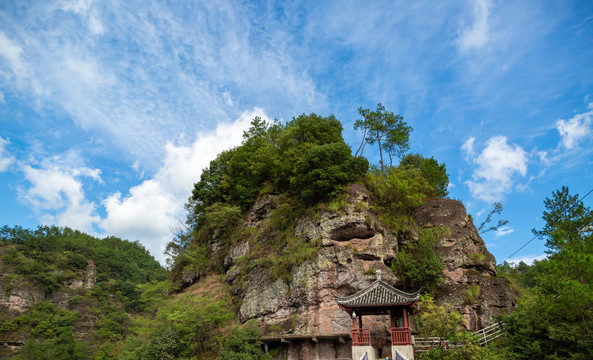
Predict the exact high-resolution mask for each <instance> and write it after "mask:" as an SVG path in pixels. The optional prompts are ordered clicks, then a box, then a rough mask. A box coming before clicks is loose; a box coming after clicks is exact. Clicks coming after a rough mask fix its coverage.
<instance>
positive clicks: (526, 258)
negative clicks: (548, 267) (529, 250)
mask: <svg viewBox="0 0 593 360" xmlns="http://www.w3.org/2000/svg"><path fill="white" fill-rule="evenodd" d="M547 257H548V255H546V254H541V255H534V254H532V255H525V256H520V257H516V258H512V259H508V260H507V262H508V263H510V264H515V265H519V263H520V262H521V261H523V262H524V263H525V264H527V265H533V262H534V261H536V260H537V261H539V260H543V259H545V258H547Z"/></svg>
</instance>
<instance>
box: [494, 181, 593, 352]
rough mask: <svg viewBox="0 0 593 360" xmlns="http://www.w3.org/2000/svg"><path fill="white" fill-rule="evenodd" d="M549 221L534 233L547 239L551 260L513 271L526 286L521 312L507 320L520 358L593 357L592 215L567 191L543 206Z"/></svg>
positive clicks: (508, 272)
mask: <svg viewBox="0 0 593 360" xmlns="http://www.w3.org/2000/svg"><path fill="white" fill-rule="evenodd" d="M544 204H545V207H546V211H545V212H544V214H543V219H544V221H545V224H544V227H543V228H542V229H541V230H534V233H535V234H536V235H538V236H540V237H541V238H542V239H545V240H546V245H547V247H548V249H549V256H548V258H547V259H544V260H541V261H537V262H535V264H534V265H533V266H531V267H528V266H526V265H525V264H523V265H521V264H520V266H519V267H517V268H514V269H513V270H510V269H509V266H508V265H505V266H504V267H503V268H502V270H503V271H504V273H505V275H506V276H507V277H511V278H512V277H514V279H515V280H514V281H515V283H518V284H520V285H521V286H522V289H523V291H524V295H523V297H522V298H521V299H520V301H519V306H518V309H517V311H515V312H514V313H513V314H511V315H509V316H508V317H506V318H505V322H506V323H507V328H508V331H509V349H510V351H512V354H513V357H514V358H516V359H534V358H542V359H560V358H562V359H565V358H572V359H590V358H592V357H593V333H592V331H593V329H592V327H593V227H592V226H593V212H592V211H591V210H590V208H589V207H586V206H585V205H584V204H583V203H582V201H581V200H579V199H578V195H570V194H569V191H568V188H566V187H563V188H562V189H561V190H558V191H556V192H554V193H553V195H552V198H548V199H546V201H545V202H544Z"/></svg>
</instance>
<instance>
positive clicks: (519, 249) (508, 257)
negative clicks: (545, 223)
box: [502, 189, 593, 263]
mask: <svg viewBox="0 0 593 360" xmlns="http://www.w3.org/2000/svg"><path fill="white" fill-rule="evenodd" d="M592 192H593V189H591V190H589V192H588V193H587V194H585V196H583V197H582V198H581V199H580V200H579V202H581V201H583V200H584V199H585V198H586V197H587V196H589V194H591V193H592ZM575 206H577V204H574V205H573V206H572V207H575ZM572 207H571V208H569V209H567V210H566V211H568V210H571V209H572ZM535 239H537V235H535V236H534V237H532V238H531V240H529V241H528V242H526V243H525V244H523V246H521V247H520V248H518V249H517V250H516V251H515V252H514V253H512V254H511V255H509V256H507V258H506V259H504V261H503V262H502V263H504V262H506V261H507V260H508V259H510V258H512V257H513V256H515V254H517V253H518V252H519V251H521V250H522V249H523V248H524V247H525V246H527V245H529V243H531V242H532V241H533V240H535Z"/></svg>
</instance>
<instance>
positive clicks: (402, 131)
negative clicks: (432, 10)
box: [0, 104, 593, 360]
mask: <svg viewBox="0 0 593 360" xmlns="http://www.w3.org/2000/svg"><path fill="white" fill-rule="evenodd" d="M359 111H360V115H361V117H362V119H360V120H359V121H358V122H356V125H355V126H356V129H358V130H360V131H361V135H362V139H361V143H360V145H359V146H358V147H357V151H356V152H355V153H354V155H353V154H352V149H351V148H350V147H349V146H348V145H347V144H346V143H345V141H344V139H343V137H342V125H341V123H340V122H339V121H338V120H337V119H336V118H335V117H333V116H329V117H323V116H319V115H316V114H310V115H304V114H303V115H300V116H298V117H296V118H294V119H292V120H291V121H289V122H287V123H286V124H280V123H279V122H273V123H268V122H266V121H263V120H262V119H260V118H255V119H254V120H253V121H252V124H251V128H250V129H249V130H248V131H246V132H245V133H244V136H243V143H242V144H241V145H240V146H238V147H235V148H232V149H229V150H227V151H224V152H222V153H220V154H219V155H218V156H217V158H216V159H214V160H213V161H212V162H211V163H210V165H209V167H208V168H206V169H205V170H204V171H203V173H202V175H201V177H200V179H196V183H195V185H194V189H193V192H192V194H191V196H190V198H189V199H188V203H187V209H188V214H187V221H186V224H185V225H186V226H185V228H184V229H182V230H181V231H178V232H177V233H176V234H174V235H173V236H172V237H173V238H172V241H171V242H170V243H169V244H168V246H167V254H168V256H169V269H168V270H166V269H164V268H163V267H161V266H160V265H159V264H158V263H157V262H156V261H155V260H154V258H153V257H152V256H150V254H149V253H148V252H147V250H146V249H145V248H144V247H143V246H142V245H141V244H140V243H139V242H129V241H126V240H122V239H118V238H115V237H108V238H105V239H97V238H95V237H92V236H90V235H87V234H84V233H81V232H79V231H75V230H72V229H69V228H57V227H48V226H42V227H39V228H38V229H35V230H29V229H23V228H20V227H18V226H16V227H7V226H5V227H3V228H2V229H1V230H0V269H1V274H2V275H1V277H0V290H1V291H0V299H1V301H2V304H1V305H2V306H0V311H1V313H0V314H1V315H0V316H1V317H0V343H1V344H2V345H3V346H2V348H1V351H2V352H1V353H0V356H3V357H12V358H15V359H122V360H123V359H126V360H131V359H142V360H156V359H190V358H199V359H267V358H272V357H274V356H282V353H281V350H280V349H276V350H275V352H274V351H272V352H271V353H269V354H264V353H263V352H262V351H261V350H262V348H261V344H260V343H259V342H258V339H259V338H260V337H261V336H262V334H266V335H270V334H272V335H274V334H276V335H277V334H286V333H299V331H300V332H307V331H311V325H310V324H309V323H307V321H308V319H303V317H301V316H299V315H300V313H299V311H301V310H303V309H304V310H303V311H305V310H306V311H309V309H310V308H312V307H315V306H318V303H319V302H320V301H321V300H320V298H321V297H319V296H317V294H313V295H311V294H308V293H306V291H309V290H311V289H315V291H329V290H331V291H349V292H350V293H352V292H353V291H354V290H356V289H357V287H364V286H365V284H367V283H368V282H369V281H371V280H369V279H374V276H375V274H376V272H377V271H378V270H385V273H384V277H385V278H387V279H389V280H390V281H391V282H392V283H393V284H396V285H397V286H399V287H400V288H402V289H406V290H410V291H415V290H417V289H422V293H423V297H422V299H423V300H422V302H421V304H420V310H419V311H418V312H417V313H416V317H417V324H416V325H417V328H416V329H415V331H417V333H418V334H420V335H424V336H438V337H440V338H442V340H443V341H445V340H448V341H452V342H457V343H459V344H464V345H465V346H462V347H454V348H450V349H444V348H438V349H435V350H434V351H432V352H429V353H427V354H425V355H423V358H425V359H437V358H438V359H516V358H520V359H531V358H550V359H552V358H571V357H572V358H577V359H586V358H591V357H593V352H592V350H591V349H593V335H592V334H591V330H592V329H591V326H593V323H592V318H593V287H592V280H593V270H592V269H593V236H592V229H593V227H592V222H593V214H592V212H591V210H590V209H589V208H588V207H586V206H584V204H583V203H582V201H581V200H580V199H579V198H578V196H576V195H570V193H569V191H568V189H567V188H562V190H560V191H558V192H556V193H554V194H553V197H552V198H551V199H548V200H546V202H545V204H546V208H547V210H546V212H545V213H544V220H545V222H546V225H545V227H544V228H543V229H541V230H537V231H535V234H536V235H537V236H539V237H540V238H541V239H544V240H545V241H547V245H548V248H549V252H550V255H549V258H548V259H545V260H542V261H539V262H536V263H535V264H534V265H533V266H528V265H526V264H520V265H519V266H517V267H515V266H512V265H510V264H503V265H501V266H498V267H497V269H495V268H494V264H495V262H494V258H493V256H492V255H491V254H489V253H488V252H487V250H486V248H485V245H484V243H483V241H482V240H481V239H480V238H479V236H478V235H477V234H478V231H477V229H476V228H475V227H474V225H473V223H472V221H471V217H470V216H468V215H467V214H466V213H465V208H463V205H462V204H460V203H459V202H457V201H454V200H448V199H445V200H443V198H446V196H447V186H448V183H449V181H448V175H447V171H446V167H445V164H441V163H439V162H438V161H436V160H435V159H434V158H432V157H426V156H423V155H420V154H410V153H408V152H407V151H408V149H409V143H408V140H409V134H410V132H411V131H412V129H411V127H410V126H408V125H407V124H406V123H405V122H404V121H403V118H402V117H401V116H399V115H395V114H393V113H390V112H388V111H386V110H385V108H384V107H382V106H381V104H379V105H378V107H377V109H376V110H374V111H371V110H368V109H360V110H359ZM371 149H372V151H374V153H376V154H378V155H379V156H378V158H379V162H378V164H375V165H373V164H369V161H368V160H367V159H366V158H365V157H363V154H364V152H365V151H366V152H367V153H368V152H369V151H371ZM423 205H426V206H424V207H422V206H423ZM428 205H430V206H428ZM419 208H422V211H423V213H422V214H419V212H418V211H419V210H418V209H419ZM452 209H453V210H452ZM431 211H435V212H438V211H440V212H442V213H438V214H433V213H431ZM445 213H447V214H445ZM451 213H454V215H455V216H456V218H455V219H454V221H449V220H447V221H449V222H448V223H446V224H445V223H443V224H440V223H436V222H435V223H432V222H433V220H434V219H437V218H439V219H440V218H446V217H447V216H449V215H450V214H451ZM443 214H445V215H443ZM420 220H422V223H421V221H420ZM456 246H457V247H456ZM453 253H455V254H453ZM452 254H453V255H452ZM348 268H350V269H348ZM327 269H342V270H340V271H342V272H341V273H340V274H342V275H343V276H351V277H352V278H355V279H356V281H357V283H356V284H352V283H348V281H345V280H343V282H344V283H345V285H343V286H342V287H340V288H339V289H334V288H331V289H329V290H328V288H323V289H321V290H320V289H319V288H315V286H317V285H316V284H319V283H321V281H320V280H319V279H320V278H321V276H322V275H320V274H323V276H326V275H325V274H326V273H331V271H329V270H327ZM496 271H498V275H497V274H496ZM445 272H446V274H445ZM333 273H338V271H337V270H336V271H335V272H333ZM336 276H337V275H336ZM456 278H457V280H455V279H456ZM328 279H329V280H328ZM328 279H326V281H327V282H328V283H329V282H335V283H337V281H334V280H336V279H333V278H331V277H328ZM454 280H455V281H454ZM509 287H511V288H512V289H513V291H511V290H509ZM270 289H271V290H270ZM492 289H494V290H492ZM486 291H491V293H489V294H486V293H485V292H486ZM496 291H498V292H496ZM451 292H456V294H454V296H452V297H450V299H453V298H454V300H456V301H458V302H459V303H458V304H457V308H454V307H453V306H451V305H448V304H446V303H445V296H441V298H439V296H440V295H442V294H445V293H451ZM254 293H256V294H261V293H267V294H272V295H271V296H272V298H271V299H266V300H265V301H263V300H262V298H257V297H256V298H250V296H251V294H254ZM508 293H510V294H508ZM516 293H519V294H522V297H521V298H520V299H519V300H518V306H517V310H516V311H515V312H514V313H512V314H507V315H501V316H499V317H497V318H496V319H493V317H494V316H498V315H497V314H500V313H506V311H507V310H508V306H510V305H509V304H510V303H511V302H513V299H514V298H515V294H516ZM326 294H327V293H326ZM278 298H282V299H283V300H282V301H284V304H283V305H282V304H281V305H278V304H272V303H273V302H274V301H276V302H279V300H278ZM254 299H255V300H254ZM295 299H296V300H295ZM447 299H449V298H447ZM493 299H494V300H493ZM500 299H504V301H499V300H500ZM330 300H331V301H329V305H328V306H333V307H336V308H337V305H335V301H333V298H331V299H330ZM496 301H499V303H496ZM493 304H494V305H493ZM272 305H273V306H275V308H272V307H273V306H272ZM495 305H496V306H495ZM490 307H497V309H495V310H496V312H493V311H491V310H492V309H490ZM459 308H463V309H465V310H466V313H464V314H463V315H462V314H459V313H458V312H457V310H458V309H459ZM334 310H336V309H333V310H332V311H334ZM336 311H337V310H336ZM278 314H283V315H278ZM493 314H494V315H493ZM308 317H309V316H308V315H306V316H304V318H308ZM435 319H437V320H436V321H435ZM485 319H486V320H488V321H491V320H492V321H494V320H499V319H500V320H502V321H503V322H504V324H505V329H506V331H507V333H508V335H507V336H506V337H505V338H502V339H501V340H500V341H498V342H497V343H496V344H493V345H492V346H490V347H488V348H481V347H479V346H477V345H475V344H473V343H472V341H471V336H470V335H469V333H468V332H467V331H466V330H465V329H466V328H468V326H472V324H473V325H475V326H478V325H480V324H483V323H484V321H486V320H485ZM333 320H335V319H332V324H334V323H335V324H337V323H339V321H337V320H336V321H333ZM341 320H344V319H341ZM341 320H340V321H341ZM346 322H349V323H351V320H350V319H346ZM323 325H324V324H322V323H317V324H315V326H317V327H322V326H323Z"/></svg>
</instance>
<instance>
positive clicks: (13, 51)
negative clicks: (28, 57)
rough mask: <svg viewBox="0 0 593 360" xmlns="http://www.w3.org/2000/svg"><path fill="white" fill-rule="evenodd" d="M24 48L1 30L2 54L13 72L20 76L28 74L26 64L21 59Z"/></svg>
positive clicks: (0, 53)
mask: <svg viewBox="0 0 593 360" xmlns="http://www.w3.org/2000/svg"><path fill="white" fill-rule="evenodd" d="M22 52H23V49H22V48H21V47H20V46H19V45H18V44H16V43H14V42H13V41H12V40H10V39H9V38H7V37H6V35H5V34H4V33H3V32H1V31H0V56H3V57H4V58H5V59H6V60H7V61H8V63H9V65H10V68H11V70H12V72H13V73H14V74H15V75H17V76H18V77H23V76H25V74H26V71H25V65H24V63H23V61H22V59H21V53H22Z"/></svg>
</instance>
